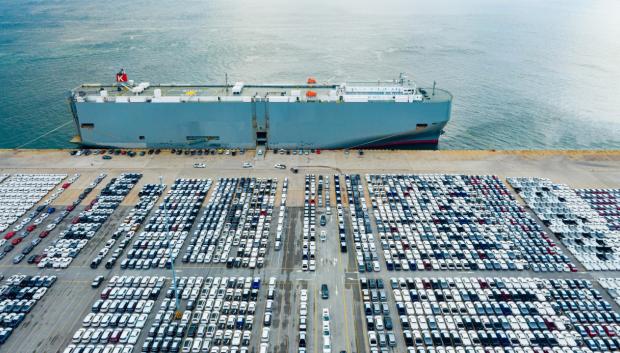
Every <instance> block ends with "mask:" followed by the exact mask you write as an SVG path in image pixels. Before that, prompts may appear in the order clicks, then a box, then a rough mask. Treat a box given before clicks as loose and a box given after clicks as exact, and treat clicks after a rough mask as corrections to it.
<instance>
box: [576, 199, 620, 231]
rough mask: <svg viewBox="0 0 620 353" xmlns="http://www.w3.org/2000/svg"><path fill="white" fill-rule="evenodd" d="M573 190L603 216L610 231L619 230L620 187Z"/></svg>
mask: <svg viewBox="0 0 620 353" xmlns="http://www.w3.org/2000/svg"><path fill="white" fill-rule="evenodd" d="M575 192H576V193H577V195H578V196H579V197H581V198H582V199H583V200H584V201H586V202H587V203H588V204H589V205H590V207H591V208H592V209H593V210H595V211H596V213H598V214H599V216H601V217H603V218H605V221H606V222H607V227H608V228H609V230H610V231H620V189H576V190H575Z"/></svg>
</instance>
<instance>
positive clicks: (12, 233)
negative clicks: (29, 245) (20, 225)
mask: <svg viewBox="0 0 620 353" xmlns="http://www.w3.org/2000/svg"><path fill="white" fill-rule="evenodd" d="M15 234H17V233H15V232H8V233H6V235H5V236H4V239H6V240H9V239H11V238H13V237H14V236H15Z"/></svg>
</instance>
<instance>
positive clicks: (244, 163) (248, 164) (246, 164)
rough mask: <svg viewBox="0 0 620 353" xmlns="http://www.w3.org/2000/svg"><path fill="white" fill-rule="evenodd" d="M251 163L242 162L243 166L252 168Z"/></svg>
mask: <svg viewBox="0 0 620 353" xmlns="http://www.w3.org/2000/svg"><path fill="white" fill-rule="evenodd" d="M252 167H253V165H252V163H250V162H243V168H252Z"/></svg>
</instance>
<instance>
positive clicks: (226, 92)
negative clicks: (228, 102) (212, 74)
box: [225, 72, 228, 93]
mask: <svg viewBox="0 0 620 353" xmlns="http://www.w3.org/2000/svg"><path fill="white" fill-rule="evenodd" d="M225 75H226V93H228V72H227V73H225Z"/></svg>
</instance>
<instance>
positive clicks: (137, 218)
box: [90, 184, 166, 269]
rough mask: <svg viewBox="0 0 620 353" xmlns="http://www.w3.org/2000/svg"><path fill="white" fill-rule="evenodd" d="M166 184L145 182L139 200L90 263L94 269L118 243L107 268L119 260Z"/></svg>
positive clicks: (106, 264)
mask: <svg viewBox="0 0 620 353" xmlns="http://www.w3.org/2000/svg"><path fill="white" fill-rule="evenodd" d="M165 188H166V185H164V184H145V185H144V186H143V187H142V189H141V190H140V192H139V193H138V197H139V200H138V202H137V203H136V204H135V205H134V206H133V208H132V209H131V211H129V214H127V216H125V219H124V220H123V222H122V223H121V224H119V226H118V227H117V229H116V231H114V233H112V237H111V238H110V239H108V241H107V242H106V243H105V244H104V246H103V247H102V248H101V250H99V252H98V253H97V255H96V256H95V258H94V259H93V261H91V263H90V267H91V268H92V269H96V268H97V267H99V264H101V262H102V261H103V260H104V259H105V257H106V255H107V254H108V253H110V251H112V247H113V246H114V245H116V248H115V250H114V251H113V252H112V255H111V256H110V258H108V260H107V261H106V263H105V268H106V269H111V268H112V267H114V264H115V263H116V262H117V261H118V259H119V258H120V256H121V255H122V253H123V251H124V250H125V248H126V247H127V246H128V245H129V244H130V243H131V239H132V238H133V236H134V235H135V234H136V232H137V231H138V230H139V229H140V226H141V225H142V223H143V222H144V221H145V220H146V217H147V216H148V214H149V212H150V211H151V209H152V208H153V207H155V204H156V203H157V200H158V199H159V197H160V195H161V194H162V193H163V191H164V190H165Z"/></svg>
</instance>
